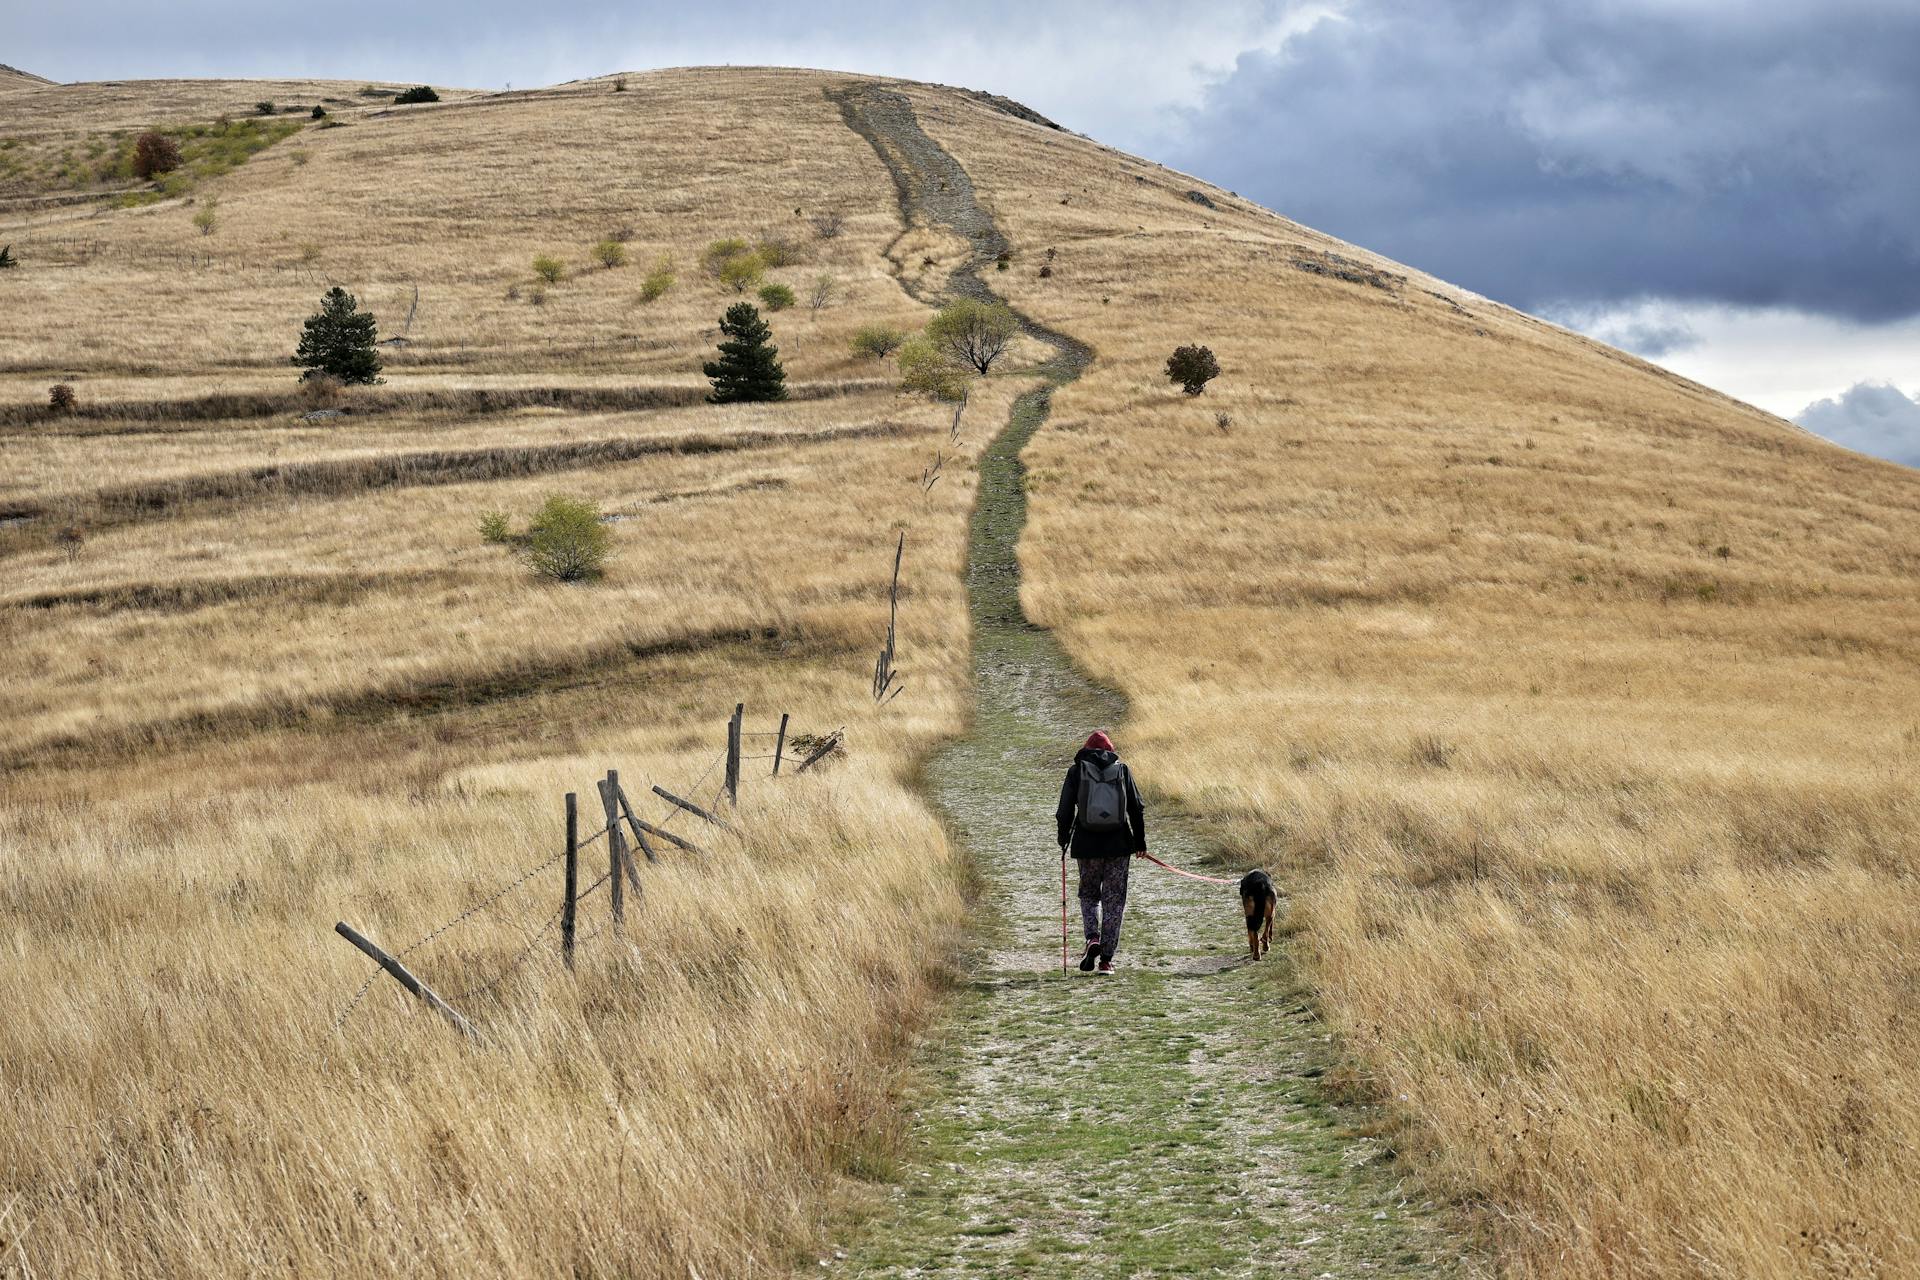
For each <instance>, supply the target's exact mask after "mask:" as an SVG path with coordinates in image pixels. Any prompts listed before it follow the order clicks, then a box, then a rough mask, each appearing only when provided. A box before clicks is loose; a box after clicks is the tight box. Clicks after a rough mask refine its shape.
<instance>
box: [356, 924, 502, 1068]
mask: <svg viewBox="0 0 1920 1280" xmlns="http://www.w3.org/2000/svg"><path fill="white" fill-rule="evenodd" d="M333 931H334V932H335V933H337V934H339V935H340V936H341V937H343V938H345V939H346V940H347V941H348V942H351V943H352V944H353V945H354V946H356V947H358V948H360V950H361V951H363V952H365V953H366V954H367V955H369V956H371V957H372V958H373V960H374V961H375V963H377V964H378V965H379V966H380V967H381V968H382V969H385V970H386V971H387V972H388V973H389V974H391V975H392V977H393V980H394V981H395V982H397V983H399V984H400V985H401V986H403V987H405V988H406V989H407V990H409V991H411V992H412V993H413V994H414V995H416V996H418V997H419V998H420V999H421V1000H422V1001H424V1002H425V1003H426V1005H427V1007H428V1008H430V1009H432V1010H433V1011H434V1012H435V1013H437V1014H439V1015H440V1016H441V1017H443V1018H445V1019H446V1020H447V1021H448V1022H451V1023H452V1024H453V1025H454V1026H455V1027H456V1028H457V1029H458V1030H459V1032H460V1034H461V1035H463V1036H467V1037H469V1038H471V1039H475V1040H477V1039H479V1038H480V1033H479V1032H477V1031H475V1030H474V1029H473V1024H472V1023H471V1022H468V1021H467V1020H466V1019H465V1018H463V1017H461V1016H460V1012H459V1010H457V1009H455V1008H454V1007H453V1006H452V1005H450V1004H448V1003H447V1002H446V1001H445V1000H442V999H441V998H440V997H439V996H437V995H435V994H434V992H433V988H432V987H429V986H428V985H427V984H426V983H424V982H422V981H420V979H418V978H416V977H415V976H414V975H413V974H412V973H411V972H409V971H408V969H407V967H406V966H405V965H403V964H401V963H400V962H399V961H398V960H395V959H394V958H393V957H392V956H390V955H388V954H387V953H386V952H385V951H382V950H381V949H380V948H379V947H377V946H375V945H374V943H373V942H372V940H371V939H369V938H367V937H366V936H364V935H363V934H362V933H361V932H360V931H359V930H358V929H355V928H354V927H353V926H352V925H350V924H348V923H347V922H346V921H345V920H342V921H340V922H339V923H338V924H336V925H334V926H333Z"/></svg>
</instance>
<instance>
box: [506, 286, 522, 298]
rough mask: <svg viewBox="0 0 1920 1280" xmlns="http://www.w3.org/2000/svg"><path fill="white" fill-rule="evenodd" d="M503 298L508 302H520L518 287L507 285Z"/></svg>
mask: <svg viewBox="0 0 1920 1280" xmlns="http://www.w3.org/2000/svg"><path fill="white" fill-rule="evenodd" d="M505 297H506V299H507V301H508V302H518V301H520V286H519V285H517V284H510V285H508V286H507V292H506V295H505Z"/></svg>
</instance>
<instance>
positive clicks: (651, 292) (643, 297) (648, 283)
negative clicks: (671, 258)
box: [640, 258, 674, 302]
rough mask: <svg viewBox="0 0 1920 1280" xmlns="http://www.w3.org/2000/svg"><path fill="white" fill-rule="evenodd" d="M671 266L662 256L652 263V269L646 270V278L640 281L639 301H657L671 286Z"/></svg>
mask: <svg viewBox="0 0 1920 1280" xmlns="http://www.w3.org/2000/svg"><path fill="white" fill-rule="evenodd" d="M673 279H674V277H673V267H672V266H671V265H669V263H668V261H667V259H665V258H662V259H660V261H658V262H656V263H654V264H653V270H651V271H649V272H647V278H646V279H645V280H642V281H641V282H640V301H642V302H657V301H659V300H660V299H661V298H663V297H665V296H666V293H667V290H669V289H671V288H673Z"/></svg>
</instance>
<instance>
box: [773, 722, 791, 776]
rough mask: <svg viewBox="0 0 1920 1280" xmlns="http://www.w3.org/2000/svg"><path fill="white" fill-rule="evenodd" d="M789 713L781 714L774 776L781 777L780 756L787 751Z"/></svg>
mask: <svg viewBox="0 0 1920 1280" xmlns="http://www.w3.org/2000/svg"><path fill="white" fill-rule="evenodd" d="M787 714H788V713H787V712H785V711H782V712H781V713H780V736H779V738H777V739H776V740H775V741H774V744H773V776H774V777H776V778H777V777H779V776H780V754H781V752H783V751H785V750H786V749H787Z"/></svg>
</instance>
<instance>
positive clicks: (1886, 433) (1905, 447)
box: [1795, 382, 1920, 467]
mask: <svg viewBox="0 0 1920 1280" xmlns="http://www.w3.org/2000/svg"><path fill="white" fill-rule="evenodd" d="M1795 421H1797V422H1798V423H1799V424H1800V425H1801V426H1803V427H1805V428H1806V429H1807V430H1809V431H1814V432H1818V433H1819V434H1820V435H1823V436H1825V437H1826V438H1827V439H1829V440H1831V441H1833V442H1834V443H1835V444H1843V445H1845V446H1847V448H1849V449H1858V450H1859V451H1860V452H1861V453H1871V454H1873V455H1875V456H1876V457H1881V458H1891V459H1892V460H1893V461H1895V462H1904V463H1906V464H1907V465H1908V466H1910V467H1920V403H1915V402H1914V400H1913V399H1912V397H1910V396H1908V395H1907V394H1906V393H1905V392H1903V391H1901V390H1900V388H1898V387H1895V386H1889V385H1888V384H1886V383H1884V382H1880V383H1875V382H1862V383H1859V384H1858V385H1856V386H1852V387H1849V388H1848V389H1847V390H1846V391H1845V392H1843V393H1841V394H1840V395H1839V396H1837V397H1835V398H1833V399H1831V400H1820V401H1816V402H1815V403H1813V404H1810V405H1808V406H1807V407H1806V408H1805V409H1803V410H1801V412H1800V415H1799V416H1798V417H1797V418H1796V419H1795Z"/></svg>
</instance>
